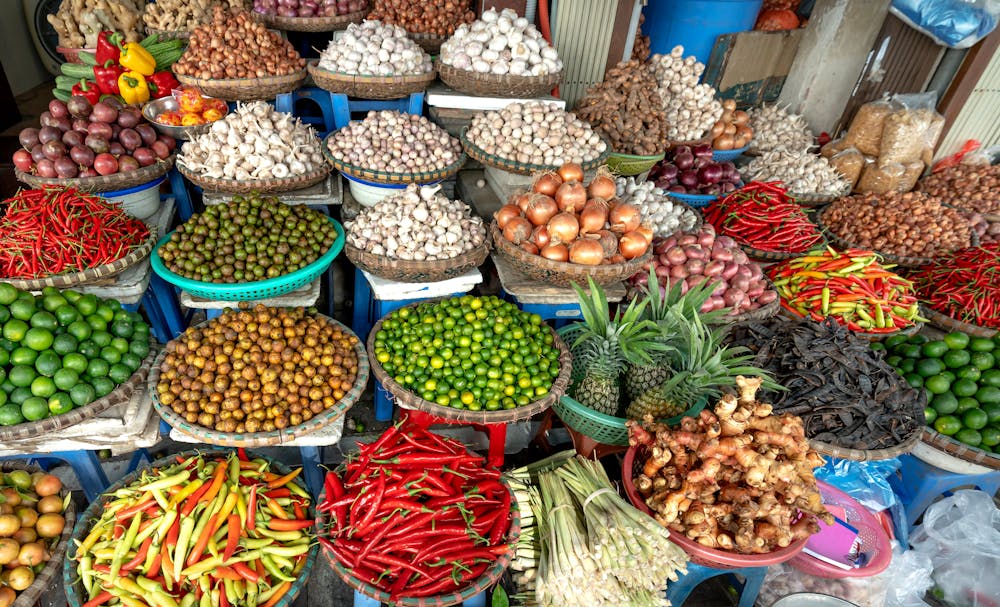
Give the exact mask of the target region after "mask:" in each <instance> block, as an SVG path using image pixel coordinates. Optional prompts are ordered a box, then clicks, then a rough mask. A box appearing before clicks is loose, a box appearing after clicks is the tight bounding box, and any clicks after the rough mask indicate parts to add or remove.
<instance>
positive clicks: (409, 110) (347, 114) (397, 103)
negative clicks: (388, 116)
mask: <svg viewBox="0 0 1000 607" xmlns="http://www.w3.org/2000/svg"><path fill="white" fill-rule="evenodd" d="M330 101H331V102H332V103H333V120H334V129H342V128H344V127H345V126H347V123H348V122H350V121H351V112H370V111H373V110H374V111H379V110H396V111H398V112H403V113H406V114H416V115H418V116H419V115H421V114H423V112H424V92H423V91H420V92H419V93H411V94H410V96H409V97H403V98H402V99H390V100H388V101H376V100H373V99H352V98H348V96H347V95H345V94H343V93H330ZM331 130H333V129H331Z"/></svg>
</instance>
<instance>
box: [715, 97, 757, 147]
mask: <svg viewBox="0 0 1000 607" xmlns="http://www.w3.org/2000/svg"><path fill="white" fill-rule="evenodd" d="M709 136H710V137H711V138H712V148H713V149H716V150H721V151H725V150H738V149H741V148H744V147H746V146H748V145H750V140H751V139H753V129H752V128H750V115H749V114H747V113H746V112H744V111H743V110H738V109H736V102H735V101H733V100H732V99H726V100H725V101H723V102H722V116H721V117H720V118H719V119H718V120H717V121H716V122H715V124H713V125H712V130H711V131H709Z"/></svg>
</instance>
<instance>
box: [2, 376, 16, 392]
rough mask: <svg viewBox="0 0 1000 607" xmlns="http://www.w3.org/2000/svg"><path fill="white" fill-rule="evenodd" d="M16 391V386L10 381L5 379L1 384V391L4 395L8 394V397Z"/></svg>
mask: <svg viewBox="0 0 1000 607" xmlns="http://www.w3.org/2000/svg"><path fill="white" fill-rule="evenodd" d="M16 389H17V387H16V386H15V385H14V384H12V383H10V380H9V379H5V380H3V383H0V391H3V393H4V394H7V395H8V396H9V395H10V393H11V392H13V391H14V390H16Z"/></svg>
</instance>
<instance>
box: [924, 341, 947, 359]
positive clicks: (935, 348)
mask: <svg viewBox="0 0 1000 607" xmlns="http://www.w3.org/2000/svg"><path fill="white" fill-rule="evenodd" d="M948 349H949V348H948V344H946V343H945V342H943V341H929V342H927V343H925V344H924V345H922V346H920V353H921V354H922V355H923V356H924V357H925V358H941V357H942V356H944V355H945V353H947V352H948Z"/></svg>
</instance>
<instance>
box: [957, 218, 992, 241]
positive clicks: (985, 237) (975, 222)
mask: <svg viewBox="0 0 1000 607" xmlns="http://www.w3.org/2000/svg"><path fill="white" fill-rule="evenodd" d="M962 216H963V217H966V218H967V219H968V220H969V224H971V225H972V231H973V232H975V233H976V237H977V238H979V242H980V243H981V244H987V243H990V242H1000V221H990V220H988V219H986V218H985V217H983V216H982V215H980V214H979V213H972V212H970V211H963V212H962Z"/></svg>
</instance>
